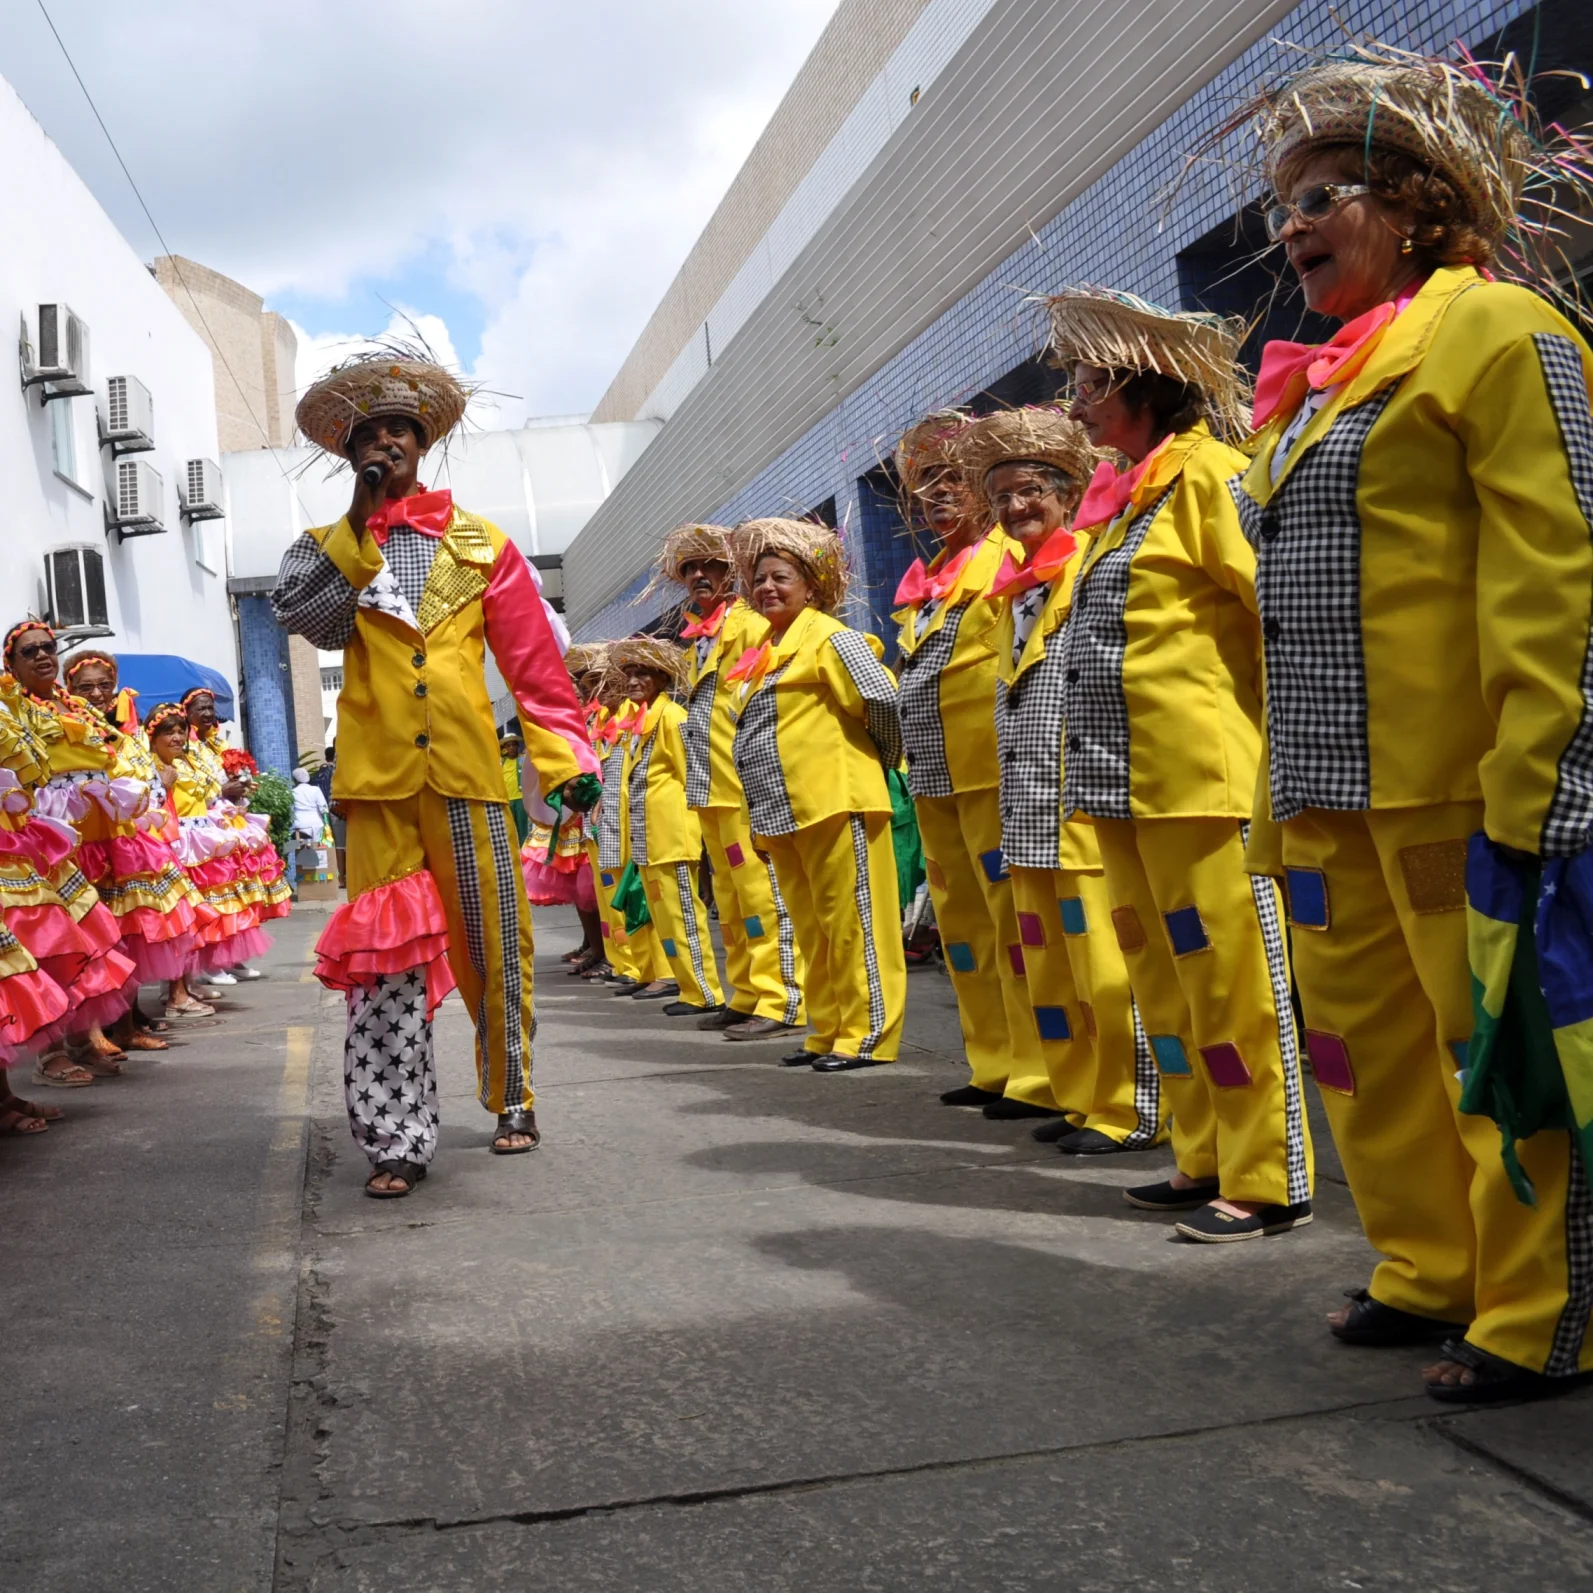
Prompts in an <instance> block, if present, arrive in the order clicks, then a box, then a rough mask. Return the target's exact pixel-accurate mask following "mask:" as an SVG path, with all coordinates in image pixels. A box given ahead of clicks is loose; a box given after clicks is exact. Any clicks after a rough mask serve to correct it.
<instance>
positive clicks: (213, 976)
mask: <svg viewBox="0 0 1593 1593" xmlns="http://www.w3.org/2000/svg"><path fill="white" fill-rule="evenodd" d="M199 982H200V984H204V985H235V984H237V982H238V981H237V980H236V979H234V978H233V977H232V975H231V974H230V973H228V972H227V970H226V969H225V968H218V969H217V970H216V972H215V973H207V974H202V975H201V976H200V979H199Z"/></svg>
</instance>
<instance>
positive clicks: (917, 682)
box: [896, 603, 968, 797]
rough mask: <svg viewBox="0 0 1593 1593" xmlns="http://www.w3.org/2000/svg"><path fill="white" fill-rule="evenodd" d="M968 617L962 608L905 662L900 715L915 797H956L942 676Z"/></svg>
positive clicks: (909, 781)
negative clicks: (944, 717) (948, 754)
mask: <svg viewBox="0 0 1593 1593" xmlns="http://www.w3.org/2000/svg"><path fill="white" fill-rule="evenodd" d="M967 612H968V605H967V604H966V603H959V604H958V605H957V606H956V607H955V608H953V609H952V610H951V611H950V612H949V613H948V614H947V615H946V617H945V619H944V620H943V621H942V622H941V626H940V629H939V630H938V631H936V632H935V634H934V635H933V636H931V637H930V638H929V640H928V641H926V642H925V643H924V644H923V646H922V647H920V648H918V650H917V651H916V652H912V653H909V654H908V655H907V656H906V657H905V658H903V660H902V676H901V680H900V682H899V683H898V686H897V698H896V709H897V713H898V714H899V715H900V718H901V723H902V744H903V746H904V747H905V748H906V749H907V787H908V789H909V790H910V791H911V792H912V793H913V795H914V796H915V797H948V796H950V795H952V792H953V786H952V783H951V766H950V765H949V764H948V762H947V761H946V725H945V722H944V721H943V720H942V719H941V717H940V674H941V671H942V670H943V669H945V667H946V666H947V664H949V663H950V662H951V655H952V653H953V652H954V651H955V650H956V646H957V633H958V632H959V631H960V630H961V629H962V622H963V617H964V615H966V614H967Z"/></svg>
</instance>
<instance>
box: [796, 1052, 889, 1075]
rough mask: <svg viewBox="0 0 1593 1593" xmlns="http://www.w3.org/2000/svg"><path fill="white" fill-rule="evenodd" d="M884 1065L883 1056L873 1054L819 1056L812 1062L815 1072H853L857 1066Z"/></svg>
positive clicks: (871, 1066)
mask: <svg viewBox="0 0 1593 1593" xmlns="http://www.w3.org/2000/svg"><path fill="white" fill-rule="evenodd" d="M884 1065H885V1059H884V1058H883V1057H873V1056H821V1057H820V1058H819V1059H818V1061H817V1062H815V1063H814V1064H813V1071H814V1072H815V1073H855V1072H857V1070H858V1069H859V1068H877V1067H883V1066H884Z"/></svg>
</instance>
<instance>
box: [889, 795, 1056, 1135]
mask: <svg viewBox="0 0 1593 1593" xmlns="http://www.w3.org/2000/svg"><path fill="white" fill-rule="evenodd" d="M914 806H915V807H916V808H917V809H918V831H919V835H920V836H921V838H922V840H923V843H924V871H925V873H926V874H927V875H928V876H929V894H930V898H931V900H932V901H933V902H934V904H935V922H936V924H937V925H938V926H939V928H940V940H941V945H942V946H943V947H944V949H945V953H946V968H947V971H948V972H949V973H950V975H951V987H952V989H953V990H954V991H956V993H957V1017H958V1019H959V1021H960V1022H961V1024H962V1045H963V1052H964V1054H965V1055H966V1056H967V1058H968V1066H969V1069H970V1070H971V1071H972V1074H973V1078H972V1080H971V1082H972V1083H973V1084H974V1085H975V1086H976V1087H977V1088H978V1089H981V1090H990V1091H992V1092H993V1093H995V1094H997V1095H1000V1094H1003V1093H1005V1094H1008V1095H1012V1096H1014V1097H1015V1098H1016V1099H1018V1100H1024V1101H1028V1102H1030V1104H1031V1105H1039V1106H1049V1105H1050V1104H1051V1100H1050V1088H1051V1087H1050V1080H1049V1077H1048V1075H1047V1072H1046V1065H1045V1055H1044V1053H1043V1052H1042V1051H1041V1049H1040V1036H1039V1034H1038V1032H1037V1031H1036V1029H1035V1027H1034V1011H1033V1009H1032V1008H1031V1007H1030V1005H1029V987H1028V983H1027V982H1026V980H1025V979H1024V975H1023V948H1022V946H1021V945H1020V944H1019V939H1018V913H1017V909H1016V908H1015V907H1014V906H1013V904H1012V880H1011V878H1010V876H1009V875H1008V873H1007V865H1006V859H1005V858H1004V857H1003V856H1002V855H1001V792H1000V790H999V788H997V787H996V786H988V787H986V788H985V789H983V790H980V791H959V792H957V793H956V795H954V796H949V797H918V798H916V799H915V801H914Z"/></svg>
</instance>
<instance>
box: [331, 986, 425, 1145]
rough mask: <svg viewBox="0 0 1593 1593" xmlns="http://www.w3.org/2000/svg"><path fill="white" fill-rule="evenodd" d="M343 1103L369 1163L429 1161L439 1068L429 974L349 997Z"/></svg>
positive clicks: (360, 990) (362, 990) (364, 989)
mask: <svg viewBox="0 0 1593 1593" xmlns="http://www.w3.org/2000/svg"><path fill="white" fill-rule="evenodd" d="M343 1099H344V1102H345V1104H346V1105H347V1107H348V1120H349V1128H350V1129H351V1130H352V1131H353V1134H354V1138H355V1139H356V1140H357V1141H358V1142H359V1144H360V1146H361V1148H362V1149H363V1150H364V1152H365V1154H366V1155H367V1156H368V1157H370V1159H371V1161H372V1162H382V1161H404V1162H418V1163H420V1165H421V1166H423V1167H424V1166H425V1165H427V1164H428V1163H429V1162H430V1161H431V1159H432V1156H433V1154H434V1153H435V1152H436V1149H437V1124H438V1104H437V1067H436V1060H435V1055H434V1052H433V1049H432V1027H431V1019H430V1018H428V1017H427V1016H426V970H425V969H424V968H410V969H406V970H405V971H404V972H403V973H396V974H377V975H375V976H374V978H373V979H372V980H371V981H370V982H369V983H368V984H362V985H359V986H357V987H356V988H355V989H353V990H351V991H349V995H348V1030H347V1033H346V1035H345V1037H344V1041H343Z"/></svg>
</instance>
